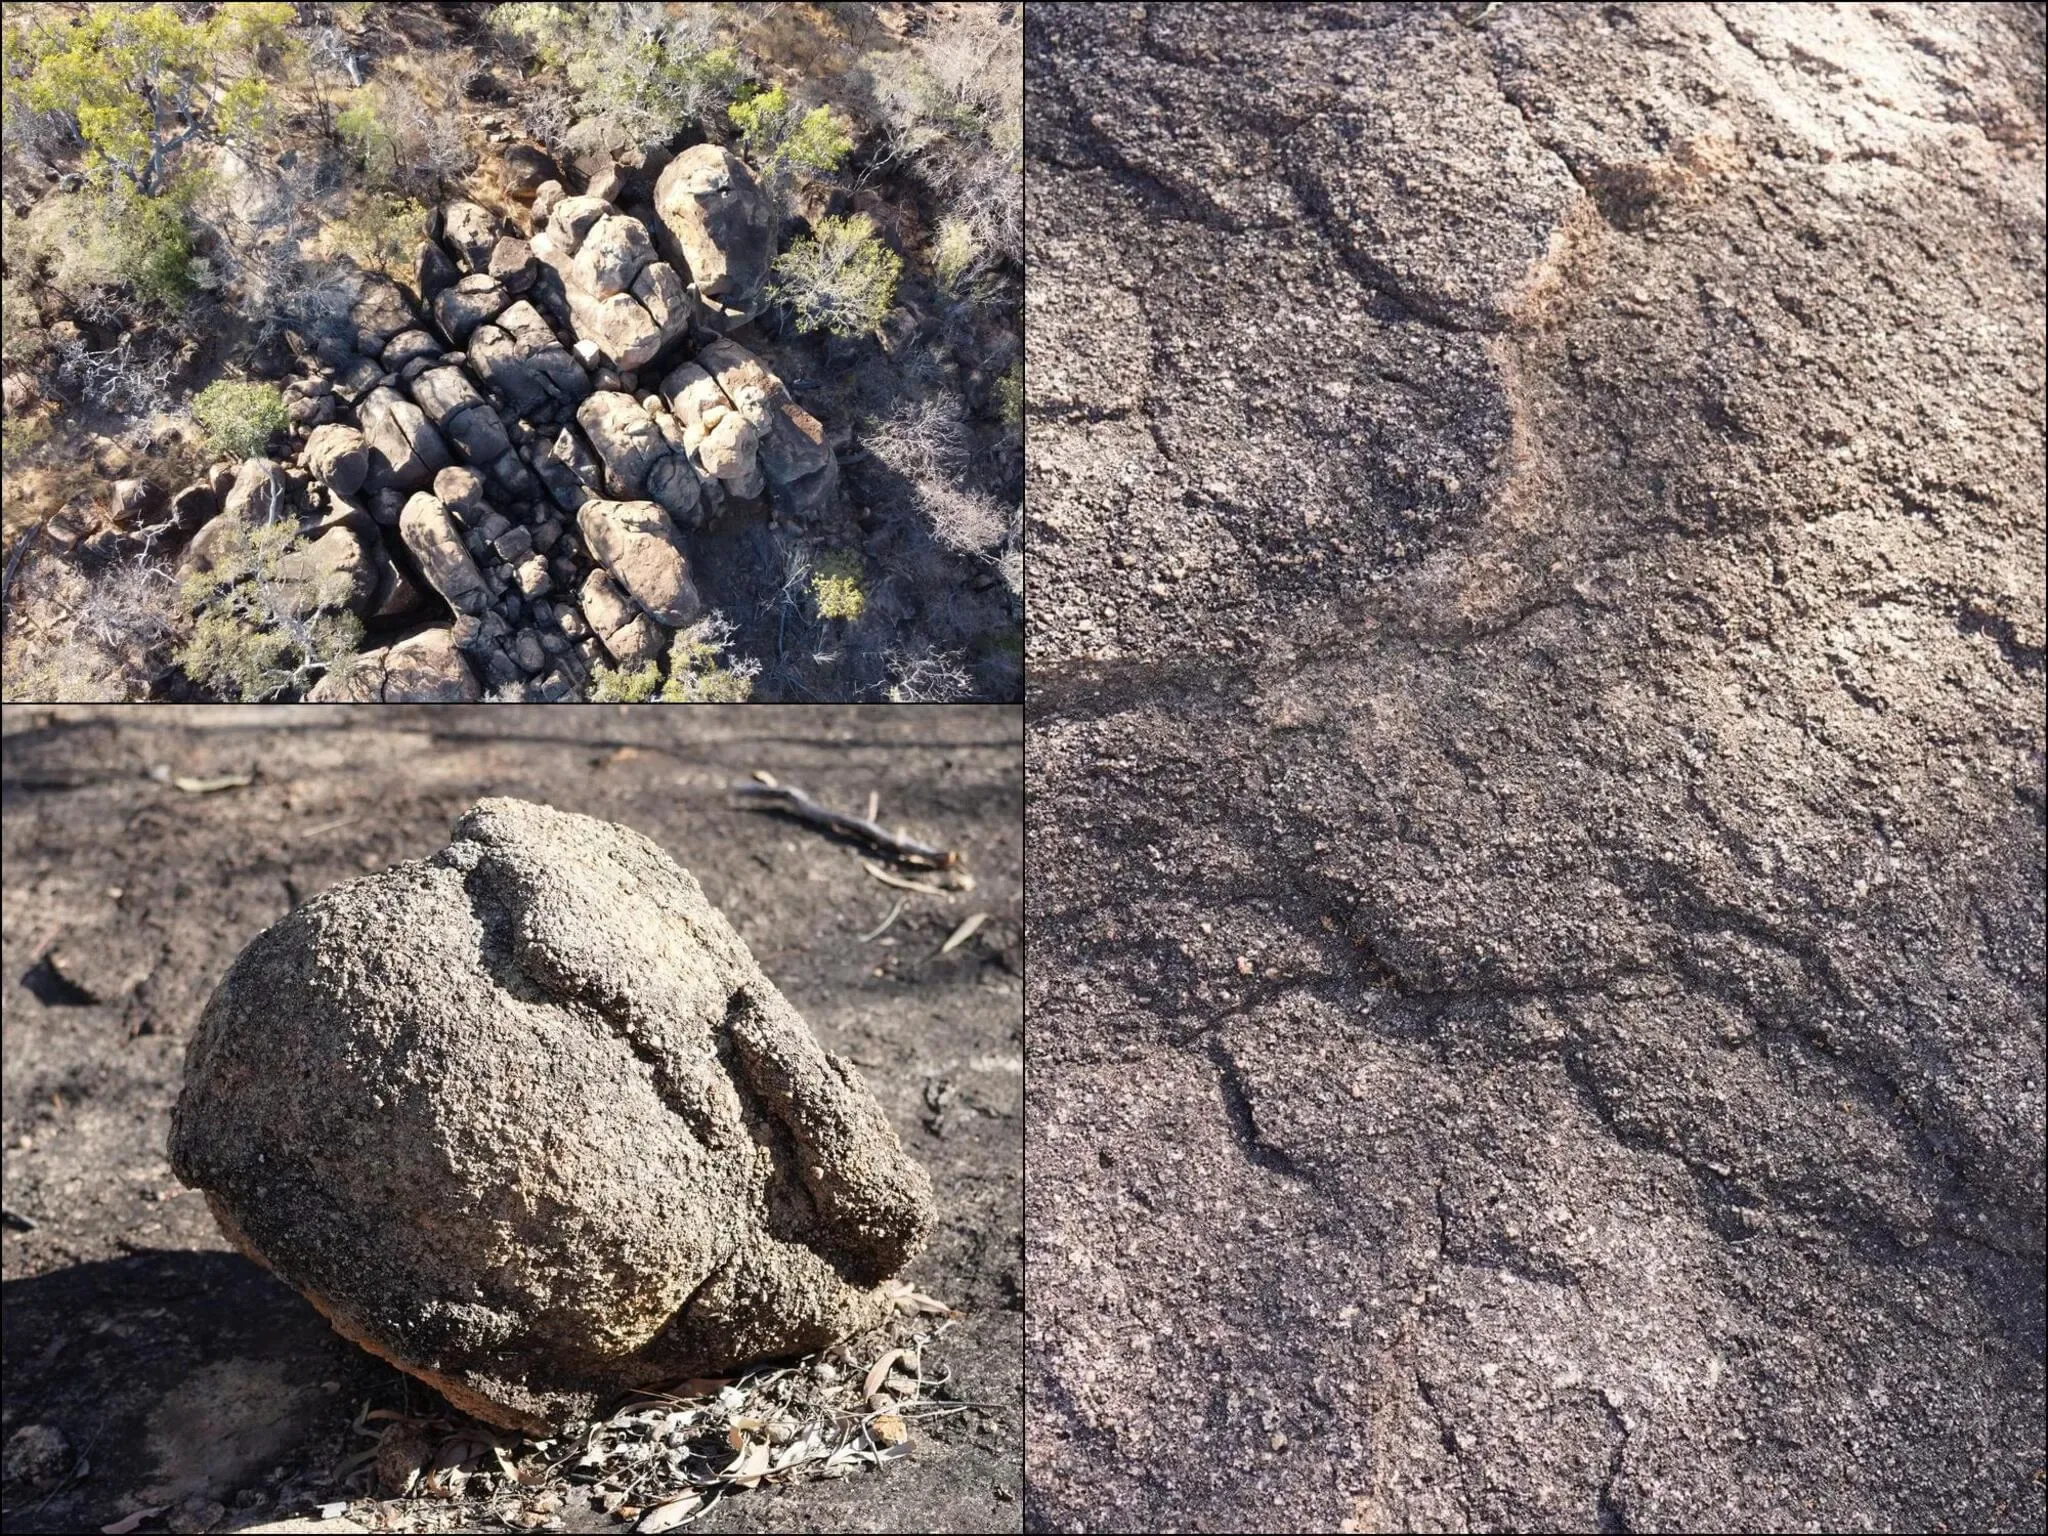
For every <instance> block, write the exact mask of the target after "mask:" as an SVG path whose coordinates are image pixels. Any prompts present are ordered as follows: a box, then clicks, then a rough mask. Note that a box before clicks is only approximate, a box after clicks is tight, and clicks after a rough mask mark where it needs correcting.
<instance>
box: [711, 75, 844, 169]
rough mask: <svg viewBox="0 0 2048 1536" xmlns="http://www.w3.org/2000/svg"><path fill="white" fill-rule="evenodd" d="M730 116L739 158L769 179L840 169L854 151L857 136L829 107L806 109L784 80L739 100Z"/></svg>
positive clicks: (728, 115)
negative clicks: (737, 133) (792, 96)
mask: <svg viewBox="0 0 2048 1536" xmlns="http://www.w3.org/2000/svg"><path fill="white" fill-rule="evenodd" d="M725 115H726V116H727V117H729V118H731V119H732V125H733V127H735V128H737V129H738V130H739V131H740V158H742V159H743V160H745V161H746V162H747V163H748V164H749V165H751V166H752V167H753V168H754V169H755V170H756V171H758V172H759V173H760V174H761V176H762V177H763V178H764V179H767V180H780V179H782V178H784V177H786V176H789V175H793V174H795V173H797V172H809V173H811V174H812V175H819V174H823V173H825V172H828V171H836V170H838V169H839V167H840V166H842V165H844V164H845V163H846V157H847V156H848V155H850V154H852V153H853V136H852V135H851V134H849V133H848V132H847V131H846V130H845V129H844V128H842V127H841V126H840V125H839V120H838V119H837V118H836V117H834V116H833V115H832V109H831V108H830V107H813V108H811V109H810V110H809V111H808V112H806V111H805V110H804V109H803V108H802V107H801V106H798V105H797V104H796V103H794V102H792V101H791V100H790V99H789V93H788V92H787V91H785V90H783V88H782V87H781V86H779V85H778V86H776V87H775V88H774V89H773V90H767V91H756V92H755V93H753V94H752V95H750V96H747V97H745V98H743V99H742V100H739V101H736V102H734V103H733V104H732V105H731V106H730V107H728V108H726V113H725Z"/></svg>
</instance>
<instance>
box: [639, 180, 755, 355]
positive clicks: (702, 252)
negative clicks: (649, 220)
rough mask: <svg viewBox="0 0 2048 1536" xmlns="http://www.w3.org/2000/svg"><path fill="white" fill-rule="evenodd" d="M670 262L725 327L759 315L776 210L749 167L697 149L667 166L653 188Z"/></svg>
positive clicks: (710, 312) (728, 327)
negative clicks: (669, 250) (685, 276)
mask: <svg viewBox="0 0 2048 1536" xmlns="http://www.w3.org/2000/svg"><path fill="white" fill-rule="evenodd" d="M654 209H655V213H656V214H657V215H658V216H659V217H660V220H661V224H662V229H663V232H664V233H665V234H666V236H667V241H666V242H665V244H667V245H672V246H673V254H672V256H671V260H673V261H675V262H676V264H677V265H678V266H679V267H681V269H682V270H684V271H687V272H688V273H689V274H690V287H691V292H692V293H694V294H695V295H696V297H697V298H698V300H699V301H700V302H702V303H703V304H704V307H705V309H706V311H707V312H708V313H709V314H710V315H712V316H713V317H714V318H715V320H716V321H717V322H718V323H719V325H720V327H721V328H722V329H730V328H731V327H733V326H736V325H738V324H740V323H742V322H743V321H746V320H750V319H752V318H753V317H754V316H755V315H757V314H759V313H760V312H761V307H762V304H763V302H764V300H763V296H762V295H763V289H764V287H765V285H766V283H767V281H768V267H769V263H770V262H772V261H773V260H774V258H775V208H774V205H773V203H772V202H771V201H770V200H769V197H768V194H767V193H766V192H765V191H763V190H762V188H761V184H760V182H759V180H758V179H757V178H756V177H755V175H754V173H753V172H752V171H751V170H749V169H748V168H747V165H746V162H744V161H743V160H741V159H740V158H739V157H738V156H737V155H735V154H733V153H732V152H731V151H729V150H726V149H722V148H720V147H719V146H718V145H716V144H699V145H697V146H695V147H694V148H691V149H686V150H684V151H683V152H682V153H681V154H680V155H678V156H676V158H675V159H674V160H672V161H670V162H669V165H668V168H667V169H666V170H664V171H663V172H662V173H661V175H660V177H659V178H658V179H657V180H656V182H655V184H654Z"/></svg>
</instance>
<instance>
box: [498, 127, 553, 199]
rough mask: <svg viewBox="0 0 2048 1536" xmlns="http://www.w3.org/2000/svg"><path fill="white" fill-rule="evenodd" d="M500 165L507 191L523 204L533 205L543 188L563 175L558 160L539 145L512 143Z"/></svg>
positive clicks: (500, 157) (503, 153)
mask: <svg viewBox="0 0 2048 1536" xmlns="http://www.w3.org/2000/svg"><path fill="white" fill-rule="evenodd" d="M499 163H500V166H501V171H500V175H501V177H502V179H503V180H504V183H505V190H506V192H508V193H509V194H511V196H513V197H515V198H517V199H519V200H520V201H521V202H532V201H533V200H534V195H535V194H536V193H538V192H539V191H540V189H541V188H542V187H544V186H547V185H548V184H549V183H550V182H553V181H554V179H555V178H556V177H557V176H559V175H561V171H560V170H559V169H558V168H557V167H556V165H555V161H554V157H553V156H552V155H550V154H549V153H548V152H547V151H546V150H544V149H542V148H541V147H540V146H539V145H538V144H508V145H506V146H505V148H504V150H503V151H502V153H501V154H500V156H499ZM542 217H546V215H542Z"/></svg>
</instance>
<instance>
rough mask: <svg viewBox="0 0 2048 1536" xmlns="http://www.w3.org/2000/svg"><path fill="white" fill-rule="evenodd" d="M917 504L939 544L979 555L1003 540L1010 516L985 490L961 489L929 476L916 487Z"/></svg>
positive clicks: (949, 482)
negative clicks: (929, 521)
mask: <svg viewBox="0 0 2048 1536" xmlns="http://www.w3.org/2000/svg"><path fill="white" fill-rule="evenodd" d="M917 504H918V507H919V509H920V510H921V511H922V512H923V513H924V515H925V516H926V517H927V518H929V519H930V520H931V525H932V533H933V535H934V536H935V537H937V539H938V541H939V542H940V543H941V544H944V545H946V546H948V547H949V548H952V549H957V550H959V551H961V552H962V553H964V554H980V553H981V552H983V551H984V550H986V549H987V548H988V547H989V546H990V545H992V544H995V543H998V542H1000V541H1001V540H1002V538H1003V537H1004V535H1005V533H1006V532H1007V530H1008V527H1009V521H1010V520H1009V517H1008V515H1007V514H1006V513H1005V512H1004V511H1003V508H1002V505H1001V503H999V502H998V501H997V500H996V499H995V498H994V497H993V496H990V495H988V494H987V493H986V492H984V491H970V490H963V489H962V488H961V487H959V486H957V485H955V484H953V483H952V482H951V481H947V480H937V479H930V480H925V481H923V482H922V483H920V484H919V485H918V487H917Z"/></svg>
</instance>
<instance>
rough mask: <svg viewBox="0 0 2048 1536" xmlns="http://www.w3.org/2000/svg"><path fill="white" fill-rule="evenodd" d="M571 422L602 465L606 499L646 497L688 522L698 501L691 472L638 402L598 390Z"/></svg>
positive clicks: (696, 486)
mask: <svg viewBox="0 0 2048 1536" xmlns="http://www.w3.org/2000/svg"><path fill="white" fill-rule="evenodd" d="M650 398H652V397H650ZM656 403H657V404H659V402H658V401H657V402H656ZM576 420H577V422H578V423H579V424H580V425H581V426H582V428H583V431H584V435H585V436H586V437H588V438H589V440H590V445H591V447H592V448H594V449H596V451H597V454H598V457H599V458H601V459H603V460H604V466H605V470H604V489H605V491H606V492H607V493H608V494H610V495H612V496H616V497H621V498H625V499H628V500H630V499H633V498H636V497H640V496H646V497H648V498H650V499H651V500H653V501H655V502H657V503H659V504H660V505H661V506H662V507H663V508H664V509H665V510H666V511H668V512H669V513H671V514H672V515H674V516H675V517H676V518H677V519H679V520H680V521H683V522H684V523H686V524H687V523H688V522H689V521H690V520H691V517H692V514H694V513H695V512H696V510H697V501H698V496H699V486H698V482H697V474H696V471H695V470H693V469H692V468H691V467H690V463H689V460H688V459H687V458H686V457H685V456H684V455H683V454H681V453H679V452H677V451H676V447H675V445H674V444H672V443H671V442H670V441H669V440H668V438H667V436H666V435H665V434H664V433H663V432H662V430H661V427H660V426H659V424H658V423H657V421H656V418H655V417H654V416H653V415H652V414H651V413H650V412H649V411H648V410H647V408H646V407H645V406H644V405H642V404H641V402H640V401H638V400H635V399H634V398H633V397H632V396H631V395H626V394H620V393H618V392H616V391H599V392H598V393H596V394H594V395H592V396H591V397H590V398H589V399H588V400H585V401H584V402H583V403H582V404H581V405H580V406H578V407H577V408H576ZM565 430H566V429H565Z"/></svg>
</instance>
